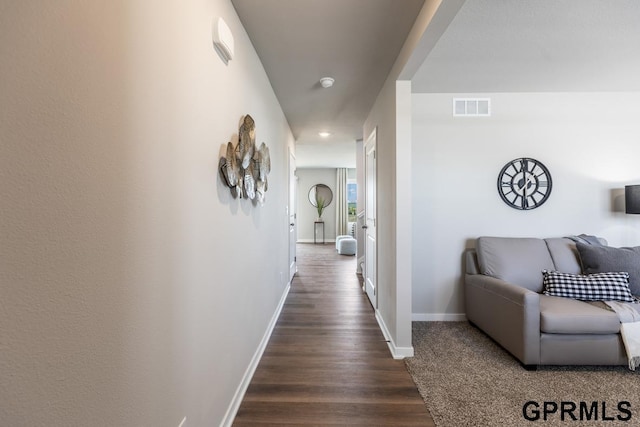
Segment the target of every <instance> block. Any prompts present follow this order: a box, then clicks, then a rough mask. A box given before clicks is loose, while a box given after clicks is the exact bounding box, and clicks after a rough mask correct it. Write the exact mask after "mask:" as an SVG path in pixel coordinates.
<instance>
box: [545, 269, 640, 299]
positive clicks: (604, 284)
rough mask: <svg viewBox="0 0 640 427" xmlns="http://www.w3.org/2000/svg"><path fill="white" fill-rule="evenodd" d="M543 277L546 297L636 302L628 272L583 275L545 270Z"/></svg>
mask: <svg viewBox="0 0 640 427" xmlns="http://www.w3.org/2000/svg"><path fill="white" fill-rule="evenodd" d="M542 276H543V279H542V284H543V285H544V291H543V292H544V294H545V295H550V296H555V297H564V298H573V299H579V300H582V301H622V302H634V299H633V297H632V296H631V291H630V290H629V273H627V272H626V271H625V272H607V273H594V274H589V275H582V274H569V273H560V272H557V271H546V270H544V271H543V272H542Z"/></svg>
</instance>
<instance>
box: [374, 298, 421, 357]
mask: <svg viewBox="0 0 640 427" xmlns="http://www.w3.org/2000/svg"><path fill="white" fill-rule="evenodd" d="M376 320H377V321H378V325H379V326H380V330H381V331H382V335H384V339H385V340H387V345H388V346H389V350H390V351H391V356H393V358H394V359H404V358H405V357H413V347H398V346H396V343H395V342H394V341H393V338H392V337H391V334H390V333H389V329H388V328H387V325H386V324H385V323H384V319H383V318H382V315H380V312H379V311H378V310H376Z"/></svg>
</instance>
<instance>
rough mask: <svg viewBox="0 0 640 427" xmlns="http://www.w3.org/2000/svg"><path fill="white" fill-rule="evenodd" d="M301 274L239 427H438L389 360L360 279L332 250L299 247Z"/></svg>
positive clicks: (352, 264)
mask: <svg viewBox="0 0 640 427" xmlns="http://www.w3.org/2000/svg"><path fill="white" fill-rule="evenodd" d="M297 251H298V258H297V259H298V274H296V276H295V278H294V280H293V282H292V285H291V290H290V292H289V296H288V297H287V300H286V302H285V305H284V308H283V310H282V313H281V315H280V318H279V320H278V323H277V325H276V327H275V330H274V331H273V334H272V335H271V339H270V341H269V344H268V346H267V348H266V350H265V352H264V355H263V356H262V360H261V361H260V364H259V366H258V368H257V370H256V372H255V374H254V376H253V379H252V381H251V384H250V385H249V388H248V390H247V393H246V395H245V397H244V400H243V401H242V404H241V406H240V409H239V410H238V414H237V416H236V419H235V422H234V424H233V425H234V426H247V425H252V426H256V425H300V426H313V425H316V426H320V425H349V426H355V425H369V426H371V425H376V426H435V424H434V423H433V420H432V418H431V416H430V415H429V412H428V411H427V409H426V407H425V405H424V402H423V401H422V398H421V397H420V395H419V394H418V390H417V389H416V387H415V385H414V384H413V381H412V379H411V377H410V375H409V373H408V372H407V370H406V368H405V365H404V362H403V361H401V360H394V359H393V358H392V357H391V353H390V352H389V349H388V346H387V344H386V342H385V339H384V337H383V335H382V333H381V332H380V329H379V328H378V324H377V322H376V320H375V316H374V313H373V309H372V308H371V305H370V304H369V301H368V300H367V298H366V296H365V294H364V293H363V292H362V289H361V287H360V283H359V280H358V276H357V275H356V274H355V269H356V261H355V258H354V257H353V256H342V255H338V254H337V253H336V251H335V247H334V245H333V244H331V243H328V244H326V245H313V244H299V245H298V247H297Z"/></svg>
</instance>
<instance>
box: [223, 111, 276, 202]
mask: <svg viewBox="0 0 640 427" xmlns="http://www.w3.org/2000/svg"><path fill="white" fill-rule="evenodd" d="M219 168H220V174H221V175H222V177H223V179H224V182H225V184H227V186H228V187H229V188H230V189H231V194H232V195H233V196H234V197H240V198H246V199H251V200H257V201H258V202H260V203H261V204H262V203H264V195H265V193H266V191H267V189H268V188H269V185H268V182H267V175H268V174H269V172H270V171H271V158H270V156H269V148H268V147H267V145H266V144H265V143H264V142H263V143H262V144H260V147H259V148H256V123H255V121H254V120H253V118H252V117H251V116H250V115H248V114H247V115H246V116H244V119H243V120H242V124H241V125H240V129H239V130H238V144H237V145H236V146H235V147H234V146H233V144H232V143H231V142H228V143H227V152H226V156H225V157H221V158H220V163H219Z"/></svg>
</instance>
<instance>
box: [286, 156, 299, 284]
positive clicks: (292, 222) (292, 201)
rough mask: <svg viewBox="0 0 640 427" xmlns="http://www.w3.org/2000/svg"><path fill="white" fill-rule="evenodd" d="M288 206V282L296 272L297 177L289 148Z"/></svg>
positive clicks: (293, 158)
mask: <svg viewBox="0 0 640 427" xmlns="http://www.w3.org/2000/svg"><path fill="white" fill-rule="evenodd" d="M288 169H289V204H288V206H287V214H288V216H287V221H288V222H287V224H289V225H288V227H287V229H288V230H289V233H288V237H289V258H288V263H289V282H291V280H293V276H295V274H296V273H297V272H298V264H297V253H296V244H297V240H298V215H297V212H298V208H297V205H298V200H297V199H298V197H297V192H298V177H297V176H296V156H295V154H294V153H293V151H292V150H291V148H289V164H288Z"/></svg>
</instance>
